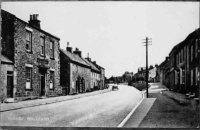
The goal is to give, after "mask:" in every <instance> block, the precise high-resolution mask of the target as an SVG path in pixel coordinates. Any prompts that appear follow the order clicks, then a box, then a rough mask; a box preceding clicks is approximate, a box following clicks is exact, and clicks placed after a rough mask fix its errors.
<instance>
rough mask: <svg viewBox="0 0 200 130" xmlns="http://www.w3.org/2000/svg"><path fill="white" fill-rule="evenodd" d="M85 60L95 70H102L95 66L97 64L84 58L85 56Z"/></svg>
mask: <svg viewBox="0 0 200 130" xmlns="http://www.w3.org/2000/svg"><path fill="white" fill-rule="evenodd" d="M83 60H84V61H85V62H86V63H87V64H88V65H90V66H91V68H92V69H93V70H95V71H100V70H99V69H97V67H95V65H94V64H93V63H91V62H90V61H88V60H87V59H84V58H83Z"/></svg>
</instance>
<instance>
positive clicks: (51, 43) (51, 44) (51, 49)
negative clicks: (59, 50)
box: [50, 41, 54, 58]
mask: <svg viewBox="0 0 200 130" xmlns="http://www.w3.org/2000/svg"><path fill="white" fill-rule="evenodd" d="M50 53H51V54H50V55H51V58H54V42H53V41H51V42H50Z"/></svg>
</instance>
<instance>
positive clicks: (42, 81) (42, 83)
mask: <svg viewBox="0 0 200 130" xmlns="http://www.w3.org/2000/svg"><path fill="white" fill-rule="evenodd" d="M39 72H40V89H41V90H40V96H44V95H45V86H46V84H45V73H46V70H45V69H42V68H40V69H39Z"/></svg>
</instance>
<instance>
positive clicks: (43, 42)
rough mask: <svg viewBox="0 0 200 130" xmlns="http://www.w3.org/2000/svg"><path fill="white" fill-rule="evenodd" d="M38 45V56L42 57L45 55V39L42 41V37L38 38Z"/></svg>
mask: <svg viewBox="0 0 200 130" xmlns="http://www.w3.org/2000/svg"><path fill="white" fill-rule="evenodd" d="M40 45H41V50H40V54H41V55H42V56H44V55H45V39H44V37H40Z"/></svg>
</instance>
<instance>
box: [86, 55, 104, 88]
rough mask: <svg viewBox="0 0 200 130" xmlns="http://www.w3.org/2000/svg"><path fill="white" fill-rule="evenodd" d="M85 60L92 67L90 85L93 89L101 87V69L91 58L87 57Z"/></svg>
mask: <svg viewBox="0 0 200 130" xmlns="http://www.w3.org/2000/svg"><path fill="white" fill-rule="evenodd" d="M84 61H85V62H86V63H87V64H88V65H89V66H90V67H91V74H90V75H91V76H90V85H91V89H92V90H97V89H100V74H101V71H100V70H99V69H98V68H97V67H96V66H95V65H94V64H93V62H92V61H91V59H90V58H85V59H84Z"/></svg>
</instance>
